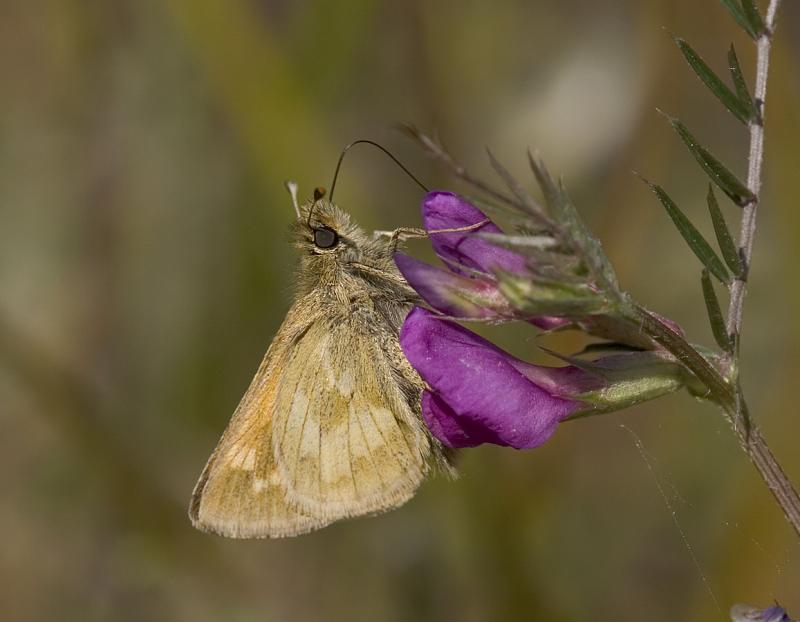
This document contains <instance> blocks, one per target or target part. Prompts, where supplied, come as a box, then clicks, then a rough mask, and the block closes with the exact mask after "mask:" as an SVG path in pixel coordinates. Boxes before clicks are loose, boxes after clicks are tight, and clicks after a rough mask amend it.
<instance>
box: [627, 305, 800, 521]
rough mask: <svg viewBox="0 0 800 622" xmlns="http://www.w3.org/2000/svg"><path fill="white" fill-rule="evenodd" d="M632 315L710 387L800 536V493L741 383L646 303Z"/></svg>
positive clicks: (653, 337) (633, 311)
mask: <svg viewBox="0 0 800 622" xmlns="http://www.w3.org/2000/svg"><path fill="white" fill-rule="evenodd" d="M632 314H633V315H632V318H631V319H634V320H635V321H636V322H637V323H638V324H639V325H640V326H641V327H642V330H643V331H644V332H645V333H646V334H648V335H650V337H651V338H652V339H653V340H654V341H655V342H656V343H658V344H659V345H661V346H662V347H663V348H665V349H666V350H667V351H669V352H670V353H672V354H673V355H674V356H675V357H676V358H677V359H678V360H679V361H681V362H682V363H683V364H684V365H685V366H686V367H687V368H688V369H689V370H690V371H691V372H692V373H693V374H694V375H695V376H696V377H697V379H698V380H700V382H702V383H703V384H704V385H705V386H706V387H707V388H708V391H709V395H708V397H709V399H711V400H713V401H715V402H716V403H718V404H719V405H720V406H721V407H722V408H723V410H724V411H725V414H726V415H727V416H728V419H729V421H730V422H731V424H732V425H733V430H734V432H735V433H736V438H737V439H738V440H739V445H740V446H741V447H742V450H743V451H744V452H745V453H746V454H747V457H748V458H750V461H751V462H752V463H753V465H754V466H755V467H756V469H757V470H758V473H759V475H761V479H762V480H764V483H765V484H766V485H767V488H769V490H770V492H771V493H772V494H773V496H774V497H775V500H776V501H777V502H778V505H779V506H780V507H781V510H783V514H784V516H785V517H786V520H787V521H789V524H790V525H791V526H792V527H793V528H794V530H795V531H796V532H797V535H798V536H800V495H798V493H797V490H795V488H794V486H793V485H792V482H791V481H790V480H789V478H788V477H787V476H786V474H785V473H784V472H783V469H782V468H781V466H780V464H779V463H778V461H777V460H776V459H775V456H773V454H772V451H771V450H770V448H769V446H768V445H767V442H766V441H765V440H764V438H763V437H762V436H761V432H760V431H759V429H758V427H757V426H756V425H755V424H753V423H752V422H751V420H750V417H749V415H748V413H747V403H746V402H745V401H744V398H743V397H742V393H741V390H740V389H739V385H738V383H735V382H731V381H730V380H727V379H725V378H723V377H722V375H721V374H720V373H719V371H717V369H716V368H715V367H714V365H712V364H711V363H710V362H709V361H707V360H706V359H705V358H704V357H703V356H702V355H701V354H700V353H699V352H698V351H697V350H696V349H695V348H694V347H692V345H691V344H690V343H689V342H687V341H686V340H685V339H684V338H683V336H682V335H680V334H678V333H677V332H675V331H674V330H672V328H670V327H669V326H667V325H666V324H664V323H663V322H662V321H661V320H659V319H658V318H657V317H655V316H654V315H653V314H652V313H650V312H649V311H647V310H646V309H644V308H643V307H640V306H637V305H634V306H633V309H632Z"/></svg>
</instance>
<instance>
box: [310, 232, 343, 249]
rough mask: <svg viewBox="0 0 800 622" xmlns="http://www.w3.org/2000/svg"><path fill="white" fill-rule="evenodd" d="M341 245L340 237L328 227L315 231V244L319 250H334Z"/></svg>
mask: <svg viewBox="0 0 800 622" xmlns="http://www.w3.org/2000/svg"><path fill="white" fill-rule="evenodd" d="M338 243H339V235H338V234H337V233H336V232H335V231H334V230H333V229H329V228H328V227H320V228H318V229H314V244H316V246H317V247H318V248H333V247H334V246H336V245H337V244H338Z"/></svg>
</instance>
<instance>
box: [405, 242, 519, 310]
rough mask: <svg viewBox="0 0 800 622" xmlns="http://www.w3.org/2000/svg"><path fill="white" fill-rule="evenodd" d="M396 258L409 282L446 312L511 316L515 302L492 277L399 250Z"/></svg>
mask: <svg viewBox="0 0 800 622" xmlns="http://www.w3.org/2000/svg"><path fill="white" fill-rule="evenodd" d="M394 261H395V263H396V264H397V267H398V269H399V270H400V272H401V273H402V274H403V276H404V277H405V279H406V281H408V284H409V285H411V287H413V288H414V289H415V290H416V292H417V293H418V294H419V295H420V296H421V297H422V299H423V300H424V301H425V302H427V303H428V304H429V305H430V306H432V307H433V308H434V309H437V310H438V311H441V312H442V313H445V314H447V315H450V316H453V317H463V318H481V319H492V318H499V317H506V316H508V317H509V318H510V317H511V312H512V309H511V305H510V304H508V301H507V300H506V299H505V298H504V297H503V296H502V294H500V291H499V290H498V289H497V287H496V286H495V284H494V283H493V282H491V281H488V280H485V279H481V278H472V279H471V278H468V277H465V276H461V275H460V274H455V273H454V272H451V271H449V270H445V269H443V268H437V267H436V266H432V265H430V264H428V263H425V262H424V261H420V260H418V259H414V258H413V257H409V256H408V255H403V254H401V253H396V254H395V256H394Z"/></svg>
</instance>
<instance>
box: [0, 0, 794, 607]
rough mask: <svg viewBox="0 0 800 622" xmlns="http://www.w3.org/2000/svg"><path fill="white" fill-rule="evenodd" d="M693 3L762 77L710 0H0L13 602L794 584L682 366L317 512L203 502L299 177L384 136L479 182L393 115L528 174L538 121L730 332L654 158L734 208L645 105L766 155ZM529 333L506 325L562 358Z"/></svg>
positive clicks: (268, 329)
mask: <svg viewBox="0 0 800 622" xmlns="http://www.w3.org/2000/svg"><path fill="white" fill-rule="evenodd" d="M779 22H780V23H779V30H778V35H777V39H776V43H775V47H774V56H773V66H772V70H773V71H772V74H771V79H770V85H769V91H768V104H767V114H766V118H767V153H766V187H765V195H764V201H765V202H764V205H763V209H762V211H761V216H760V222H759V231H758V237H757V245H756V254H755V265H754V270H753V273H752V279H751V283H752V284H751V289H750V295H749V297H748V300H747V305H746V314H745V331H744V332H745V335H744V342H743V360H744V363H743V368H744V369H743V380H744V384H745V389H746V393H747V395H748V397H749V400H750V404H751V410H752V411H753V412H754V413H755V414H756V416H757V418H758V420H759V422H760V423H761V425H762V426H763V429H764V434H765V436H766V438H767V439H768V441H770V443H771V445H772V448H773V450H774V451H775V453H776V454H777V455H778V456H779V458H780V459H781V461H782V463H783V465H784V467H785V468H786V470H787V471H788V473H789V474H790V475H791V476H792V477H793V479H794V481H795V482H800V452H798V449H797V447H798V433H800V427H799V425H798V420H797V412H798V408H797V394H796V392H795V391H796V390H797V381H798V375H799V374H800V362H798V358H797V355H798V353H800V347H798V346H799V345H800V322H798V321H797V318H798V317H799V316H800V290H798V287H797V280H798V262H799V261H800V243H798V240H799V239H800V209H798V205H800V185H798V167H799V165H800V155H798V154H800V148H799V147H798V145H800V71H798V68H799V67H800V7H799V6H798V5H797V3H793V2H785V3H784V6H783V9H782V14H781V16H780V20H779ZM670 31H672V32H677V33H680V34H681V35H682V36H685V37H686V38H687V39H688V40H689V41H690V42H692V44H693V45H694V46H695V47H696V49H697V50H698V51H699V52H700V53H701V54H702V55H704V56H705V57H706V58H707V60H708V61H709V62H710V63H711V64H712V66H713V67H715V68H716V69H717V70H718V71H723V70H724V66H725V60H724V59H725V52H726V50H727V46H728V43H729V41H730V40H735V41H736V44H737V48H738V50H739V53H740V57H741V58H742V62H743V64H744V65H745V70H746V73H747V75H748V76H749V77H752V75H753V74H752V68H753V60H754V58H753V49H752V47H753V46H752V45H751V44H750V43H749V41H748V40H746V39H745V38H744V36H742V35H741V33H740V32H739V31H738V29H737V28H736V26H735V25H734V23H733V21H732V20H731V19H730V18H729V16H728V15H727V14H726V13H725V11H724V10H723V9H722V8H721V6H720V4H719V2H717V1H716V0H703V1H702V2H690V1H689V0H683V1H679V2H674V1H670V0H646V1H644V0H620V1H616V2H611V1H608V0H603V1H597V0H595V1H589V0H561V1H558V2H556V1H555V0H547V1H544V0H543V1H537V2H529V1H526V0H516V1H506V2H493V3H488V2H479V1H475V0H470V1H467V2H424V1H422V0H411V1H408V2H381V1H379V0H345V1H342V2H335V3H334V2H327V3H323V2H297V3H295V2H288V1H285V0H284V1H274V2H270V1H267V0H194V1H190V0H160V1H156V0H105V1H103V0H40V1H38V2H30V1H28V0H3V2H2V3H1V4H0V94H1V96H0V132H1V133H0V450H1V451H2V463H1V464H2V468H1V469H0V490H2V504H1V505H0V529H2V533H3V544H2V546H0V611H2V617H3V619H4V620H197V621H204V620H231V621H249V620H343V621H344V620H347V621H349V620H444V619H453V620H455V619H457V620H465V621H480V620H547V621H561V620H564V621H572V620H614V621H616V620H642V619H645V620H657V621H661V620H663V621H665V622H666V621H675V620H681V621H683V620H703V621H705V620H723V619H725V616H724V615H723V614H722V613H721V612H720V609H721V610H722V611H727V608H728V607H729V606H730V605H731V604H732V603H733V602H737V601H749V602H753V603H760V604H764V605H766V604H769V603H770V602H771V601H773V600H774V599H777V600H779V601H780V602H781V603H783V604H784V605H785V606H786V607H787V608H788V609H789V610H790V611H791V610H793V611H794V615H795V616H797V615H800V587H798V586H800V546H798V539H797V537H796V535H795V534H793V533H792V532H791V531H790V529H789V527H788V526H787V525H786V523H785V522H784V520H783V518H782V517H781V515H780V513H779V511H778V509H777V508H776V506H775V505H774V503H773V502H772V499H771V497H770V495H769V494H768V492H767V491H766V489H765V487H764V486H763V484H762V483H761V481H760V480H759V479H758V477H757V475H756V473H755V471H754V469H753V468H752V467H751V466H750V465H749V463H748V462H747V460H746V459H745V458H744V456H743V455H742V454H741V452H740V450H739V448H738V446H737V444H736V442H735V440H734V438H733V435H732V434H731V433H730V431H729V429H728V427H727V424H726V423H725V422H724V421H723V419H722V417H721V416H720V415H719V414H718V413H716V412H715V411H714V409H712V408H711V407H709V406H708V405H704V404H700V403H697V402H695V401H693V400H691V399H690V398H689V397H687V396H686V395H684V394H680V395H674V396H670V397H668V398H665V399H662V400H660V401H658V402H656V403H652V404H647V405H644V406H641V407H638V408H636V409H633V410H630V411H627V412H625V413H620V414H614V415H609V416H606V417H598V418H595V419H590V420H585V421H580V422H576V423H570V424H569V425H564V426H562V427H561V429H560V430H559V431H558V433H557V434H556V436H555V437H554V438H553V440H552V441H551V442H549V443H548V444H547V445H545V446H543V447H542V448H540V449H537V450H535V451H529V452H515V451H513V450H508V449H500V448H496V447H483V448H479V449H475V450H471V451H467V452H465V453H464V454H463V456H462V457H463V460H462V462H461V472H462V477H461V479H460V480H459V481H457V482H448V481H444V480H442V479H436V480H433V481H431V482H429V483H427V484H426V485H425V486H424V487H423V488H422V489H421V490H420V492H419V494H418V495H417V497H416V498H415V499H414V500H412V501H411V502H410V503H409V504H408V505H407V506H405V507H403V508H402V509H400V510H398V511H395V512H392V513H390V514H388V515H385V516H381V517H378V518H371V519H362V520H354V521H350V522H345V523H340V524H336V525H334V526H332V527H329V528H326V529H324V530H323V531H321V532H318V533H315V534H312V535H308V536H304V537H302V538H298V539H293V540H287V541H243V542H237V541H226V540H223V539H220V538H217V537H213V536H209V535H205V534H202V533H199V532H196V531H194V530H193V529H192V528H191V526H190V524H189V521H188V519H187V517H186V506H187V503H188V498H189V494H190V492H191V490H192V487H193V486H194V483H195V479H196V477H197V476H198V474H199V472H200V470H201V468H202V466H203V464H204V462H205V460H206V458H207V457H208V454H209V452H210V451H211V449H212V448H213V446H214V444H215V443H216V441H217V439H218V437H219V435H220V434H221V432H222V430H223V428H224V426H225V425H226V423H227V421H228V417H229V416H230V414H231V412H232V411H233V409H234V407H235V405H236V403H237V401H238V399H239V397H240V395H241V394H242V393H243V391H244V389H245V387H246V386H247V384H248V382H249V380H250V378H251V376H252V373H253V372H254V370H255V368H256V366H257V365H258V362H259V361H260V359H261V356H262V355H263V353H264V350H265V349H266V347H267V344H268V343H269V340H270V338H271V336H272V335H273V333H274V332H275V330H276V328H277V326H278V325H279V323H280V321H281V319H282V317H283V314H284V313H285V311H286V309H287V305H288V301H289V291H290V283H291V272H292V271H291V267H292V265H293V256H292V252H291V251H290V249H289V247H288V245H287V244H286V235H285V228H286V226H287V225H288V223H289V222H290V220H291V218H292V210H291V206H290V203H289V200H288V196H287V195H286V194H285V191H284V189H283V185H282V182H283V180H284V179H287V178H294V179H297V180H298V181H299V182H300V185H301V192H302V193H303V194H304V195H306V196H307V195H308V194H309V193H310V190H311V188H312V187H313V186H315V185H320V184H322V185H328V184H329V180H330V176H331V174H332V172H333V167H334V164H335V161H336V158H337V156H338V153H339V150H340V149H341V148H342V146H343V145H344V144H346V143H347V142H349V141H351V140H353V139H355V138H360V137H369V138H373V139H376V140H380V141H382V142H384V143H385V144H386V145H387V146H389V147H391V148H392V149H393V150H394V151H395V152H396V153H397V154H398V155H399V156H400V157H401V158H402V159H403V160H404V161H406V162H407V163H408V164H409V166H410V167H411V168H412V169H413V170H414V171H415V172H417V174H418V175H419V176H420V177H421V178H423V179H424V180H425V181H426V182H427V183H429V184H430V185H432V186H435V187H449V188H456V189H457V188H458V186H457V185H454V184H452V183H451V182H450V181H448V178H447V177H446V175H445V174H444V173H443V171H441V170H440V169H438V168H437V167H436V166H435V165H434V164H433V163H432V162H430V161H429V160H427V159H426V158H425V156H424V155H422V154H421V153H420V152H419V151H418V150H417V149H416V148H415V147H414V146H413V145H411V144H410V143H408V142H407V141H406V140H405V139H404V138H403V137H401V136H400V135H399V134H397V133H395V132H394V131H392V130H391V129H390V127H391V126H392V124H394V123H396V122H412V123H415V124H417V125H419V126H420V127H422V128H423V129H426V130H434V129H435V130H438V131H439V132H440V133H441V135H442V136H443V137H444V139H445V141H446V142H447V144H448V146H449V147H450V148H451V150H452V151H453V152H455V153H456V154H458V155H459V156H460V157H461V158H462V159H463V160H464V161H466V162H467V163H469V164H470V165H471V166H472V167H473V168H474V169H475V170H476V171H478V172H480V173H482V174H485V176H486V177H490V176H491V175H490V172H489V170H488V166H487V165H486V163H485V160H484V151H483V148H484V145H490V146H491V147H492V148H493V150H494V152H495V153H496V155H497V156H498V157H499V158H500V159H501V160H503V161H504V162H505V163H506V164H507V165H508V167H509V168H510V169H511V170H512V171H514V172H516V173H518V174H519V175H520V176H526V172H525V158H524V149H525V148H526V147H527V146H532V147H535V148H538V149H540V150H541V152H542V154H543V156H544V157H545V159H546V161H547V162H548V164H549V166H550V167H551V169H553V170H554V171H557V172H561V173H563V174H564V175H565V176H566V179H567V182H568V184H569V187H570V190H571V192H572V194H573V196H574V198H575V200H576V203H577V204H578V206H579V207H580V209H581V210H582V211H583V213H584V214H585V217H586V219H587V220H588V221H589V223H590V224H591V225H592V226H593V227H594V228H595V230H596V232H597V233H598V234H599V236H600V238H601V239H602V240H603V242H604V244H605V246H606V248H607V250H608V252H609V254H610V256H611V257H612V259H613V260H614V262H615V265H616V267H617V269H618V272H619V274H620V278H621V280H622V283H623V284H624V286H625V287H626V288H628V290H629V291H631V292H632V293H633V294H634V295H635V296H636V297H638V298H639V299H640V300H641V301H643V302H644V303H645V304H647V305H648V306H650V307H651V308H653V309H656V310H658V311H659V312H661V313H663V314H665V315H668V316H670V317H672V318H674V319H675V320H677V321H679V322H680V323H681V324H682V325H683V326H684V327H685V328H686V329H687V331H688V333H689V335H690V336H691V338H692V339H694V340H696V341H699V342H704V343H707V344H711V343H712V340H711V336H710V331H709V330H708V328H707V323H706V320H705V316H704V311H703V307H702V299H701V294H700V288H699V283H698V265H697V263H696V260H695V259H694V258H693V257H692V256H691V255H690V253H689V252H688V251H687V250H686V249H685V248H684V246H683V243H682V241H681V240H680V238H679V236H678V234H677V233H676V232H675V231H674V230H673V229H672V228H671V226H670V224H669V222H668V219H667V217H666V215H665V214H664V213H663V210H662V209H661V207H660V206H659V205H658V204H657V202H656V201H655V199H654V198H653V197H652V196H651V195H650V194H649V193H648V191H647V190H646V188H645V187H644V186H643V184H641V183H640V182H638V181H637V180H636V179H635V178H634V177H633V176H632V175H631V174H630V172H631V170H632V169H636V170H638V171H641V172H642V173H643V174H645V175H647V176H648V177H650V178H653V179H655V180H658V181H659V182H660V183H662V184H663V185H664V186H665V187H666V189H667V190H668V191H669V192H670V193H671V194H672V196H673V197H674V198H675V199H676V200H677V201H678V202H679V204H680V205H682V206H683V207H684V209H685V210H686V211H687V212H688V213H690V214H691V215H693V216H694V218H695V221H696V222H698V223H701V224H702V229H703V231H705V232H708V233H709V235H711V234H710V231H711V229H710V226H709V225H708V221H707V217H706V214H705V206H704V192H705V183H706V182H705V180H704V178H703V177H702V174H701V173H700V172H699V170H698V169H697V167H696V165H695V164H694V162H693V161H692V160H691V158H690V156H689V155H688V154H687V153H686V152H685V149H684V147H683V146H682V145H681V144H680V142H679V141H678V139H677V138H676V137H675V136H674V135H673V134H672V132H671V130H670V128H669V127H668V124H667V123H666V122H665V121H664V120H663V119H662V118H660V117H659V115H658V114H657V113H656V112H655V111H654V109H655V107H656V106H659V107H662V108H664V109H665V110H667V111H668V112H670V113H672V114H676V115H679V116H681V117H682V118H683V119H684V120H685V121H686V122H687V124H688V125H689V127H690V128H692V129H693V130H694V131H695V132H696V134H697V135H698V137H699V138H700V139H701V140H702V141H704V142H705V143H706V144H707V145H709V146H710V147H712V148H713V149H714V151H715V152H716V153H717V154H718V155H720V156H721V158H722V159H723V160H724V161H725V162H727V163H729V164H730V165H731V167H732V168H733V169H734V170H736V171H738V172H739V173H742V174H743V171H744V154H745V153H746V144H747V143H746V135H745V132H744V130H743V129H742V128H741V126H740V125H739V124H738V123H737V122H736V121H735V120H734V119H733V118H732V117H731V116H730V115H728V114H727V113H725V112H724V111H723V110H722V109H721V108H720V107H719V105H718V104H717V103H716V101H715V100H714V99H713V98H712V96H711V95H710V94H708V92H707V91H705V90H704V88H703V87H701V85H700V84H699V82H698V81H697V79H696V78H695V77H694V76H693V75H692V74H691V73H690V71H689V69H688V68H687V67H686V66H685V63H684V61H683V59H682V58H681V57H680V55H679V53H678V52H677V50H676V49H675V47H674V45H673V44H672V42H671V40H670V38H669V35H668V32H670ZM751 84H752V78H751ZM336 198H337V201H338V202H339V203H340V205H342V206H343V207H345V208H346V209H347V210H349V211H351V212H352V214H353V215H354V216H355V217H356V219H357V220H358V221H359V222H361V223H362V224H363V225H364V226H365V227H367V228H380V229H388V228H392V227H396V226H400V225H412V226H413V225H418V224H419V215H418V204H419V199H420V193H419V191H418V189H417V188H416V187H415V186H414V185H413V183H411V182H410V181H409V180H408V179H407V178H405V177H404V176H403V175H402V174H401V173H400V172H399V171H398V170H397V169H396V168H395V167H393V166H392V165H391V163H389V162H388V161H387V160H386V159H385V158H384V157H383V156H381V155H380V154H378V153H377V152H373V151H369V150H367V149H365V150H362V151H354V152H353V153H352V154H351V155H350V156H349V158H348V160H347V161H346V164H345V168H344V171H343V173H342V175H341V177H340V181H339V186H338V188H337V197H336ZM725 209H726V210H727V214H728V216H729V218H730V219H731V222H734V219H736V218H737V214H736V213H735V212H736V210H735V208H733V207H732V206H731V205H730V204H727V205H726V206H725ZM413 250H414V252H416V253H419V254H423V255H424V253H425V252H426V251H425V245H424V244H423V243H417V245H415V246H414V247H413ZM517 330H518V329H516V328H514V327H508V328H506V329H503V330H502V331H499V332H497V336H498V340H499V341H500V342H501V343H503V344H504V345H506V346H507V347H512V346H513V349H514V351H515V352H517V353H518V354H521V355H524V356H525V357H527V358H528V359H530V360H545V359H544V358H542V355H541V354H538V353H537V351H536V347H535V341H534V336H533V335H532V334H531V333H530V332H529V331H528V332H524V333H521V332H515V331H517ZM573 342H574V338H573V337H565V338H561V339H560V340H556V341H553V340H552V339H551V341H550V345H553V344H555V345H556V346H557V347H564V348H569V347H570V346H571V345H572V344H573ZM550 360H551V361H552V359H550ZM623 424H624V426H626V427H627V428H628V429H625V428H623V427H622V425H623ZM629 430H632V431H633V432H634V433H635V434H636V435H638V437H640V438H641V442H642V444H643V447H644V453H645V456H646V458H647V461H645V460H643V457H642V455H641V454H640V452H639V450H638V449H637V445H636V443H635V442H634V439H633V437H632V435H631V433H630V432H629ZM648 463H649V466H648ZM650 467H652V472H651V468H650ZM654 475H655V479H654ZM659 486H660V487H661V489H663V493H664V496H665V497H666V498H667V499H668V500H669V502H670V504H671V506H672V507H673V508H674V510H675V512H676V515H677V518H678V520H679V523H680V525H681V530H682V532H683V534H682V533H681V532H680V531H679V530H678V529H677V528H676V527H675V525H674V523H673V518H672V516H671V512H670V510H669V509H668V508H667V506H666V505H665V500H664V498H663V497H662V495H661V494H660V493H659ZM684 536H685V540H686V541H687V542H688V543H689V545H690V547H691V550H689V549H688V548H687V546H686V544H685V543H684V541H683V540H684ZM693 556H694V557H696V559H697V565H695V563H694V562H693ZM698 567H699V568H698ZM712 594H713V596H712ZM715 600H716V601H717V602H718V605H717V604H716V603H715Z"/></svg>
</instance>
